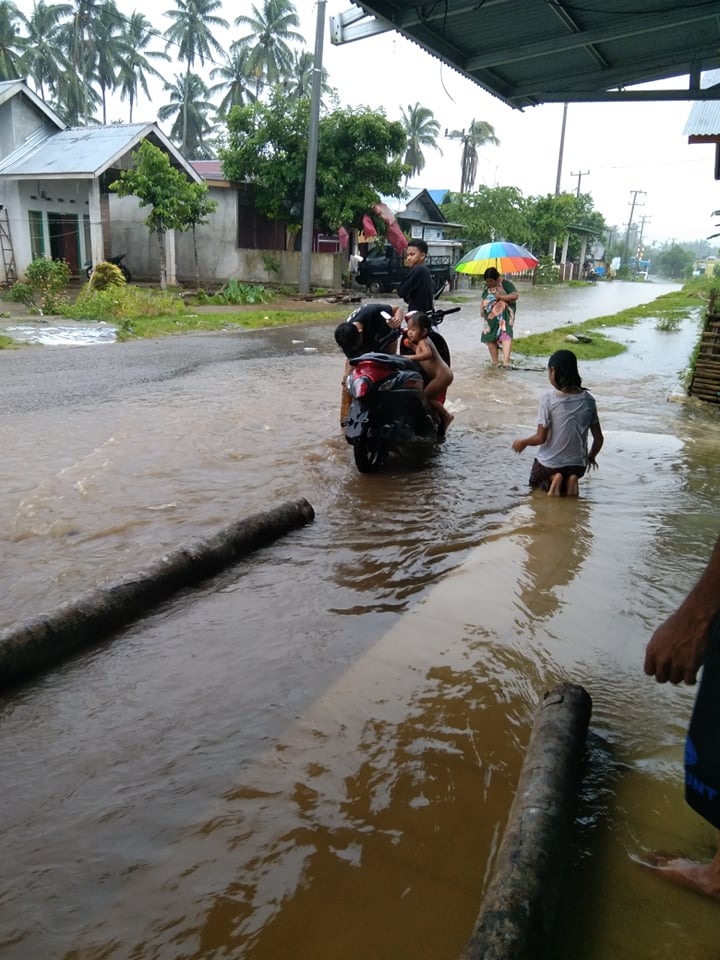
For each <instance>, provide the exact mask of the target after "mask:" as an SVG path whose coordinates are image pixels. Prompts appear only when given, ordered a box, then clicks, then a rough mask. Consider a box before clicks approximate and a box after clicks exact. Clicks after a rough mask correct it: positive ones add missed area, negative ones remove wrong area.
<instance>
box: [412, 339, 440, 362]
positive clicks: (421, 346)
mask: <svg viewBox="0 0 720 960" xmlns="http://www.w3.org/2000/svg"><path fill="white" fill-rule="evenodd" d="M432 358H433V352H432V345H431V342H430V341H429V340H420V342H419V343H416V344H415V353H413V354H409V355H408V354H405V359H406V360H417V361H418V362H421V361H423V360H432Z"/></svg>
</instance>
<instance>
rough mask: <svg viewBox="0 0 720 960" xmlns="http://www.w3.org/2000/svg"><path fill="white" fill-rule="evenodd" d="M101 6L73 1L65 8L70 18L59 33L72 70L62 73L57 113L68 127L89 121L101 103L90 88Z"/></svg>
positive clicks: (89, 0) (93, 79)
mask: <svg viewBox="0 0 720 960" xmlns="http://www.w3.org/2000/svg"><path fill="white" fill-rule="evenodd" d="M102 6H103V4H102V3H99V2H98V0H75V3H74V5H73V4H71V5H68V8H67V9H68V13H69V14H70V18H69V19H68V20H66V21H64V22H63V23H62V24H61V25H60V28H59V31H58V39H59V42H60V44H61V47H62V50H63V52H64V55H65V57H66V59H67V61H68V63H69V65H70V68H71V69H69V70H66V71H64V73H63V75H62V76H61V77H60V82H59V84H58V88H57V99H58V104H59V106H60V112H61V115H62V116H63V117H64V118H65V120H67V122H68V123H78V122H79V121H80V120H85V121H87V120H90V119H91V118H92V115H93V112H94V110H95V107H96V106H97V104H98V102H99V99H100V98H99V97H98V94H97V91H96V90H95V89H94V87H93V84H94V83H95V82H96V81H97V65H98V46H99V44H100V43H101V42H102V35H101V34H99V33H98V31H97V27H98V24H99V22H100V16H101V7H102Z"/></svg>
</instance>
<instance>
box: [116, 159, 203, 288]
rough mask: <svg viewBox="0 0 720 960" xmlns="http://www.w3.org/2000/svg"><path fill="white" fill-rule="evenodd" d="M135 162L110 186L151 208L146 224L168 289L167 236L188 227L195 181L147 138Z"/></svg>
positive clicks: (161, 277) (162, 278)
mask: <svg viewBox="0 0 720 960" xmlns="http://www.w3.org/2000/svg"><path fill="white" fill-rule="evenodd" d="M132 159H133V164H132V167H131V168H130V169H129V170H123V171H122V173H121V174H120V179H119V180H115V181H114V182H113V183H111V184H110V187H109V189H110V190H112V191H113V192H114V193H116V194H117V195H118V196H119V197H129V196H135V197H137V198H138V200H139V202H140V206H141V207H150V213H149V214H148V215H147V217H146V218H145V226H146V227H147V228H148V230H149V231H150V232H151V233H154V234H155V237H156V238H157V241H158V245H159V249H160V286H161V288H162V289H163V290H166V289H167V264H166V259H165V237H166V234H167V231H168V230H188V229H190V227H191V226H192V225H193V224H192V222H191V220H190V211H191V210H192V205H193V203H194V202H195V201H194V197H193V190H192V189H191V187H192V182H191V181H190V180H188V178H187V177H186V176H185V174H184V173H182V172H181V171H180V170H178V169H177V168H176V167H174V166H173V165H172V164H171V163H170V158H169V157H168V155H167V154H166V153H165V152H164V151H163V150H161V149H160V148H159V147H156V146H154V145H153V144H152V143H150V141H149V140H143V142H142V143H141V144H140V146H139V147H138V149H137V150H135V151H134V153H133V155H132Z"/></svg>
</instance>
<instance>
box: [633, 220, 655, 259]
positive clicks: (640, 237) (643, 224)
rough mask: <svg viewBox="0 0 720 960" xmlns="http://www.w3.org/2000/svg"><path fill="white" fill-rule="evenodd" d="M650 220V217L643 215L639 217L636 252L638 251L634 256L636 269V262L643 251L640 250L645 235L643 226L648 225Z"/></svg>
mask: <svg viewBox="0 0 720 960" xmlns="http://www.w3.org/2000/svg"><path fill="white" fill-rule="evenodd" d="M650 220H652V217H648V216H646V215H645V214H643V215H642V216H641V217H640V236H639V237H638V244H637V251H638V252H637V255H636V257H635V265H636V267H637V262H638V260H639V259H640V257H641V256H642V252H643V249H642V241H643V233H645V224H646V223H648V222H649V221H650Z"/></svg>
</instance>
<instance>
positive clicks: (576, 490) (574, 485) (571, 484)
mask: <svg viewBox="0 0 720 960" xmlns="http://www.w3.org/2000/svg"><path fill="white" fill-rule="evenodd" d="M579 494H580V487H579V484H578V477H577V474H575V473H571V474H570V476H569V477H568V478H567V495H568V496H569V497H577V496H579Z"/></svg>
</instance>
